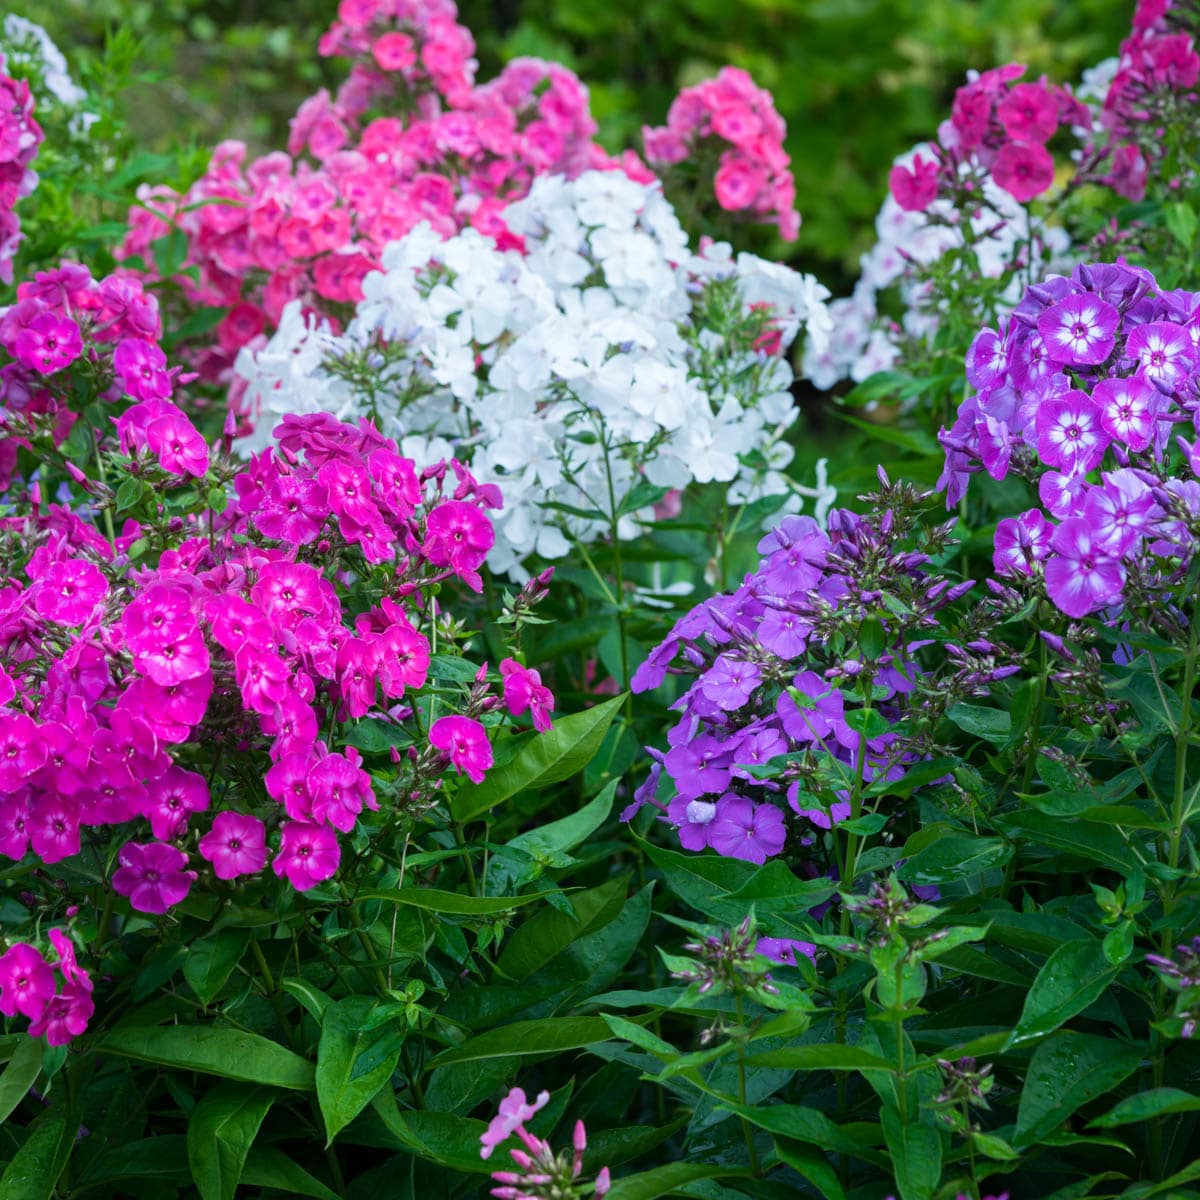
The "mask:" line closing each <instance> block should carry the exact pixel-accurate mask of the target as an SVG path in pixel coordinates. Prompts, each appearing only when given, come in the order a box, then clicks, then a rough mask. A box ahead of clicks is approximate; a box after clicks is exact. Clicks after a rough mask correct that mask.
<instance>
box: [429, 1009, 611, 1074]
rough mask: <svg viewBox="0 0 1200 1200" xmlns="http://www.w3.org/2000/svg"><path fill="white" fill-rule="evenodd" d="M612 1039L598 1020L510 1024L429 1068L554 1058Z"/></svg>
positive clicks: (552, 1019)
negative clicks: (545, 1056)
mask: <svg viewBox="0 0 1200 1200" xmlns="http://www.w3.org/2000/svg"><path fill="white" fill-rule="evenodd" d="M611 1037H612V1033H611V1032H610V1031H609V1028H608V1025H607V1023H606V1022H605V1021H604V1020H603V1019H602V1018H600V1017H547V1018H545V1019H544V1020H541V1021H514V1022H513V1023H512V1024H511V1025H504V1026H501V1027H500V1028H499V1029H489V1030H488V1031H487V1033H481V1034H479V1035H478V1036H476V1037H473V1038H468V1039H467V1040H466V1041H465V1042H463V1043H462V1045H460V1046H452V1047H451V1048H450V1049H449V1050H443V1051H442V1052H441V1053H440V1054H439V1055H437V1056H436V1057H435V1058H434V1059H433V1061H432V1063H431V1064H430V1065H431V1066H437V1067H444V1066H445V1065H446V1064H447V1063H455V1062H474V1061H475V1060H477V1059H481V1058H523V1057H524V1056H525V1055H528V1054H557V1053H560V1052H562V1051H564V1050H579V1049H581V1048H582V1047H584V1046H592V1045H595V1043H597V1042H606V1041H608V1040H609V1039H610V1038H611Z"/></svg>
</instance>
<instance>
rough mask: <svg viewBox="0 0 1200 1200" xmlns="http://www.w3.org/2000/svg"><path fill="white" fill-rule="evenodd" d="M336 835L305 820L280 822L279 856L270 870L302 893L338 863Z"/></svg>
mask: <svg viewBox="0 0 1200 1200" xmlns="http://www.w3.org/2000/svg"><path fill="white" fill-rule="evenodd" d="M341 854H342V851H341V847H340V846H339V845H338V840H337V835H336V834H335V833H334V832H333V831H332V830H331V829H328V828H327V827H326V826H324V825H316V824H312V823H311V822H307V821H284V823H283V825H282V826H281V827H280V840H279V853H278V854H277V855H276V856H275V857H274V858H273V859H272V860H271V870H273V871H274V872H275V874H276V875H278V876H279V877H280V878H281V879H282V878H283V877H284V876H286V877H287V880H288V882H289V883H290V884H291V885H292V887H294V888H295V889H296V890H297V891H298V892H306V891H308V890H309V888H314V887H316V886H317V884H318V883H322V882H323V881H324V880H326V879H329V878H330V877H331V876H332V875H333V874H334V872H335V871H336V870H337V869H338V863H339V862H340V861H341Z"/></svg>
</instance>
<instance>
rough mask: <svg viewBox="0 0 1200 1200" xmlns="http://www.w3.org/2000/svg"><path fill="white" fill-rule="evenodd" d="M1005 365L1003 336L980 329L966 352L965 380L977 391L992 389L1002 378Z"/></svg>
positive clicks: (989, 330) (1005, 352)
mask: <svg viewBox="0 0 1200 1200" xmlns="http://www.w3.org/2000/svg"><path fill="white" fill-rule="evenodd" d="M1007 363H1008V351H1007V350H1006V348H1005V345H1004V336H1003V334H1001V333H997V332H996V330H994V329H981V330H980V331H979V332H978V333H977V334H976V335H975V340H974V341H973V342H972V343H971V348H970V349H969V350H968V351H967V380H968V381H969V382H970V384H971V386H972V387H973V388H975V389H976V390H977V391H982V390H983V389H984V388H990V387H994V386H995V385H996V384H998V383H1000V381H1001V380H1002V379H1003V378H1004V372H1005V369H1006V366H1007Z"/></svg>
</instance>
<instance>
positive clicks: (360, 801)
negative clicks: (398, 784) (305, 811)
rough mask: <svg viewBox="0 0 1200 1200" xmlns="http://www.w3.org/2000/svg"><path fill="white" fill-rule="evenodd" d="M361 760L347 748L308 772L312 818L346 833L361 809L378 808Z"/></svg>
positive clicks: (357, 754) (354, 750) (355, 751)
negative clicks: (344, 751) (343, 752)
mask: <svg viewBox="0 0 1200 1200" xmlns="http://www.w3.org/2000/svg"><path fill="white" fill-rule="evenodd" d="M361 762H362V757H361V756H360V755H359V753H358V751H357V750H356V749H355V748H354V747H353V746H349V747H347V749H346V753H345V754H327V755H326V756H325V757H324V758H322V759H321V760H320V761H319V762H317V763H316V764H315V765H314V766H313V767H312V769H311V770H310V771H309V773H308V786H309V789H310V791H311V793H312V812H313V818H314V820H317V821H327V822H328V823H329V824H330V825H332V826H333V827H334V829H340V830H341V831H342V832H343V833H349V832H350V830H351V829H353V828H354V822H355V820H356V818H357V817H358V814H359V813H360V812H362V810H363V808H364V807H367V808H378V807H379V804H378V802H377V801H376V799H375V792H374V791H373V790H372V788H371V777H370V776H369V775H368V774H367V773H366V771H364V770H363V769H362V767H361V766H360V765H359V764H360V763H361Z"/></svg>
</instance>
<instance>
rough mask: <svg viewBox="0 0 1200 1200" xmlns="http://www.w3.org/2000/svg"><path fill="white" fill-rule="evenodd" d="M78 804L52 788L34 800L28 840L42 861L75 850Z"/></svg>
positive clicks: (60, 859)
mask: <svg viewBox="0 0 1200 1200" xmlns="http://www.w3.org/2000/svg"><path fill="white" fill-rule="evenodd" d="M79 808H80V804H79V801H78V799H77V798H76V797H72V798H70V799H68V798H67V797H66V796H58V795H55V794H54V793H53V792H43V793H42V794H41V795H40V796H39V797H38V799H37V800H36V801H35V803H34V805H33V811H32V813H31V814H30V819H29V841H30V843H31V844H32V846H33V852H34V854H36V855H37V856H38V857H39V858H40V859H41V860H42V861H43V862H45V863H56V862H61V861H62V860H63V859H64V858H70V857H71V856H72V855H75V854H78V853H79ZM129 815H132V813H131V814H129Z"/></svg>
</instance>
